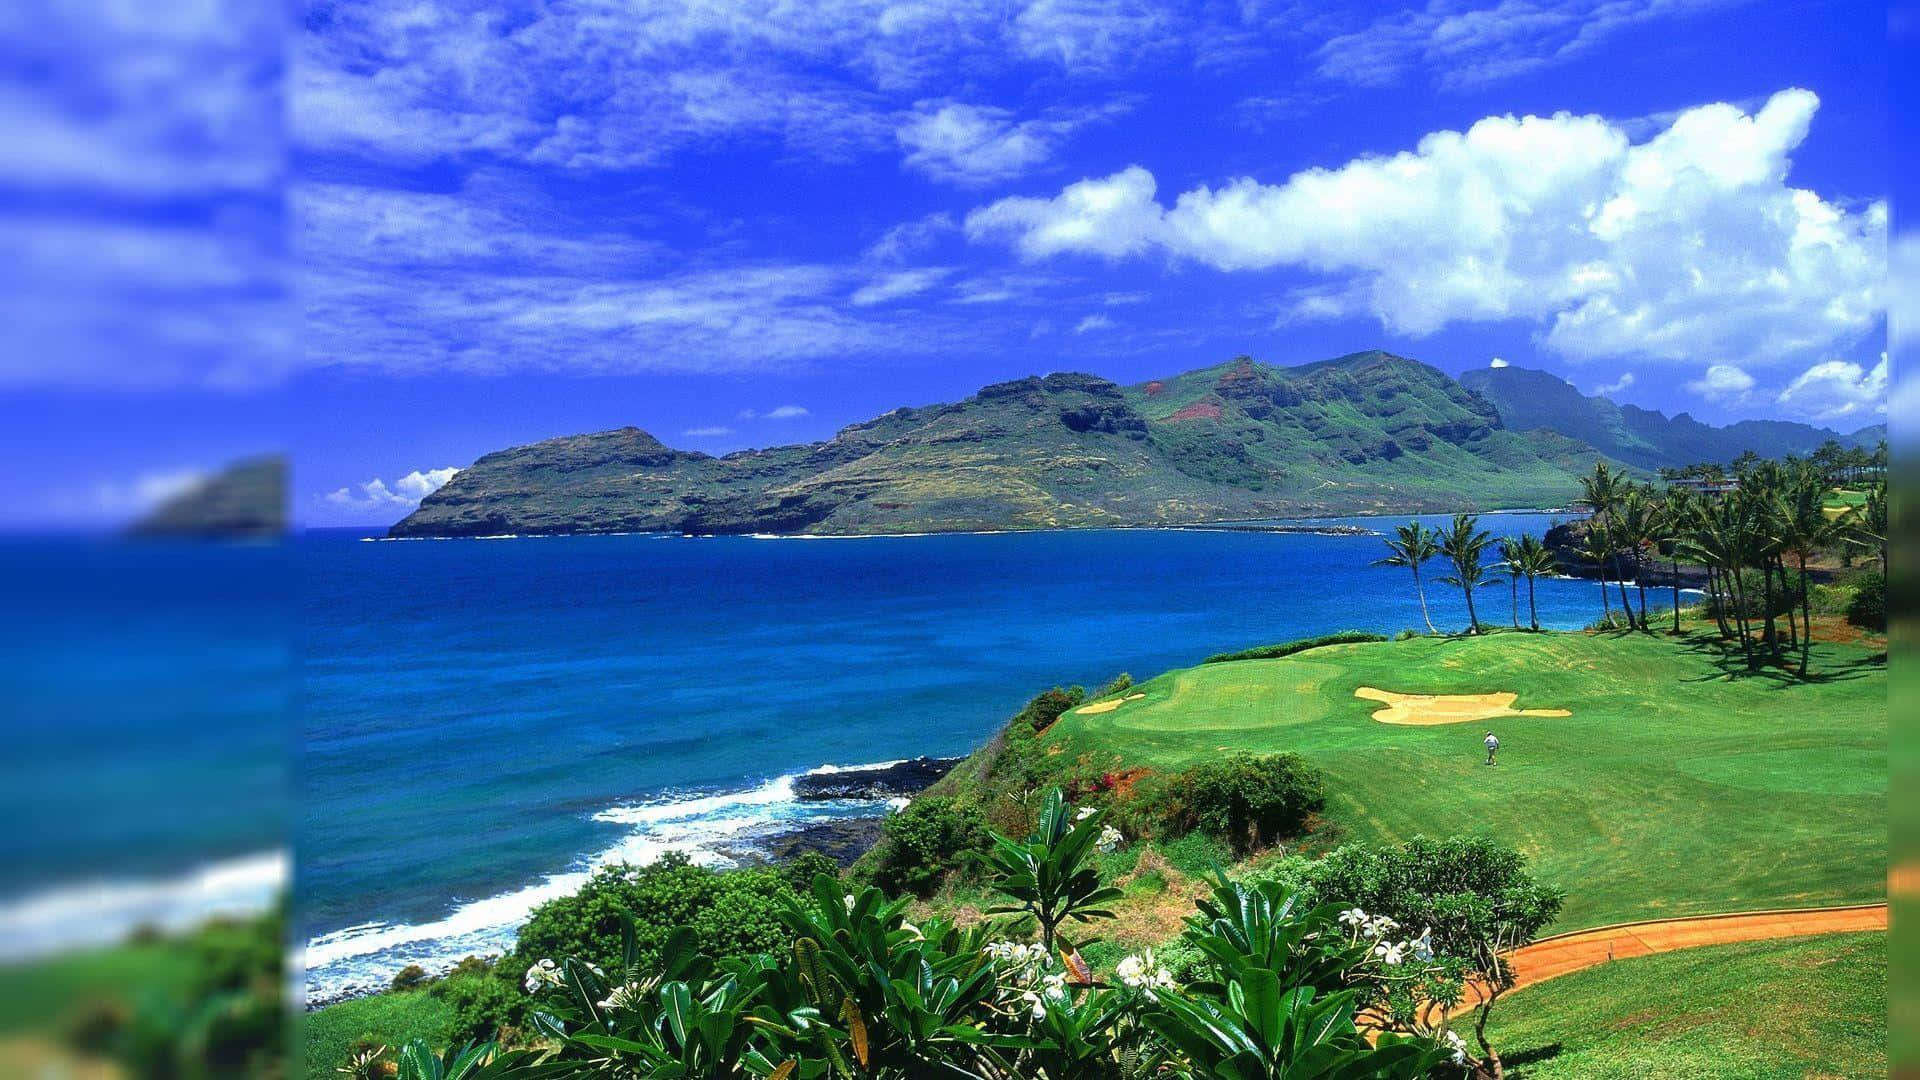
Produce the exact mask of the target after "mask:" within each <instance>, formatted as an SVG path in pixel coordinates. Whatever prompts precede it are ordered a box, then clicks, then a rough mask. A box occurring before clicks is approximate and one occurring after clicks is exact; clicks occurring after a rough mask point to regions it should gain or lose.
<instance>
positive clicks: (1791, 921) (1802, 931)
mask: <svg viewBox="0 0 1920 1080" xmlns="http://www.w3.org/2000/svg"><path fill="white" fill-rule="evenodd" d="M1886 928H1887V905H1886V904H1884V903H1880V904H1856V905H1852V906H1849V907H1827V908H1796V909H1793V910H1788V911H1744V912H1732V913H1728V914H1725V915H1694V916H1689V917H1685V918H1678V919H1656V920H1653V921H1650V922H1636V923H1622V924H1620V925H1617V926H1601V927H1596V928H1594V929H1592V930H1576V931H1574V932H1573V933H1570V934H1556V935H1554V936H1553V937H1546V938H1541V939H1540V940H1538V941H1536V942H1534V943H1533V944H1531V945H1527V946H1523V947H1522V948H1519V949H1516V950H1514V951H1513V952H1511V953H1509V954H1507V962H1508V964H1510V965H1511V966H1512V968H1513V975H1514V989H1515V990H1518V989H1521V988H1523V987H1527V986H1532V985H1534V984H1536V983H1543V982H1546V981H1547V980H1548V979H1555V978H1559V977H1560V976H1562V975H1567V974H1571V973H1572V972H1575V971H1584V970H1586V969H1587V968H1590V967H1598V966H1600V965H1601V964H1605V963H1610V962H1611V961H1614V960H1622V959H1625V958H1627V957H1630V956H1648V955H1651V954H1653V953H1663V952H1673V951H1675V950H1677V949H1692V948H1698V947H1699V946H1702V945H1731V944H1735V943H1737V942H1742V941H1769V940H1773V939H1776V938H1795V937H1810V936H1813V935H1815V934H1844V933H1853V932H1858V931H1866V930H1885V929H1886ZM1479 997H1480V995H1479V988H1478V987H1476V986H1473V985H1471V984H1470V985H1469V986H1468V987H1467V999H1466V1000H1465V1001H1462V1002H1461V1003H1460V1005H1459V1006H1458V1007H1457V1008H1456V1009H1455V1010H1453V1013H1454V1015H1456V1016H1457V1015H1459V1014H1460V1013H1463V1012H1466V1011H1468V1010H1470V1009H1472V1008H1473V1007H1474V1006H1475V1005H1477V1004H1478V1003H1479Z"/></svg>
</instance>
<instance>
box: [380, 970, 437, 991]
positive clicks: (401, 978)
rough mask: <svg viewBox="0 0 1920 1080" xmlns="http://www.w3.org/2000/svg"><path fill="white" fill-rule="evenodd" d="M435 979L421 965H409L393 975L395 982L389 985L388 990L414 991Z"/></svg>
mask: <svg viewBox="0 0 1920 1080" xmlns="http://www.w3.org/2000/svg"><path fill="white" fill-rule="evenodd" d="M432 978H433V977H432V976H431V975H428V974H427V969H426V968H423V967H421V966H420V965H419V964H408V965H407V966H406V967H403V968H401V969H400V970H399V971H396V972H394V973H393V981H392V982H389V983H388V984H387V989H388V990H413V989H416V988H418V987H419V986H421V985H423V984H425V983H427V982H429V981H430V980H431V979H432Z"/></svg>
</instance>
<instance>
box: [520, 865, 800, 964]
mask: <svg viewBox="0 0 1920 1080" xmlns="http://www.w3.org/2000/svg"><path fill="white" fill-rule="evenodd" d="M793 894H794V889H793V887H792V885H791V884H789V882H788V879H787V877H786V875H785V874H783V873H782V872H781V871H780V870H779V869H777V868H755V869H746V870H726V871H720V870H713V869H710V868H708V867H704V866H695V865H693V864H692V863H690V862H689V861H688V860H687V858H686V856H684V855H681V854H679V853H677V852H670V853H668V854H667V855H665V856H664V857H662V858H661V859H660V860H659V861H658V862H655V863H651V864H649V865H647V866H643V867H633V866H626V865H615V866H607V867H602V868H601V869H599V870H596V871H595V872H594V873H593V875H592V877H590V878H588V880H587V883H586V884H585V885H583V886H581V888H580V891H578V892H576V893H574V894H572V895H571V896H564V897H560V898H557V899H554V900H549V901H547V902H546V903H544V904H542V905H540V906H539V907H538V908H535V909H534V911H533V914H532V915H531V916H530V917H529V918H528V919H527V923H526V925H525V926H523V927H521V928H520V934H519V939H518V941H517V943H516V944H515V946H514V952H513V954H512V955H511V956H509V957H508V958H507V959H506V960H504V961H503V962H502V964H501V972H502V976H503V977H504V978H506V979H508V981H510V982H511V981H517V979H518V975H517V974H516V973H517V972H518V971H519V970H521V969H524V968H525V967H526V966H527V965H528V964H531V963H534V962H535V961H538V960H540V959H543V958H548V957H555V956H577V957H580V958H581V959H583V960H585V961H587V962H589V963H595V964H600V965H602V966H603V967H604V966H607V965H611V964H613V963H615V962H616V961H618V960H619V959H620V935H621V927H622V926H623V925H625V923H626V921H627V920H628V919H632V920H633V926H634V934H635V937H636V939H637V943H638V944H637V947H638V949H639V954H640V958H641V962H642V963H644V964H649V965H650V964H653V963H656V962H657V961H658V959H659V955H660V948H661V946H662V944H663V943H664V942H665V941H666V940H667V937H668V935H669V934H671V933H672V931H673V930H674V929H675V928H676V927H681V926H689V927H693V928H694V929H695V930H696V931H697V932H698V933H699V934H700V936H701V940H702V941H703V942H704V943H705V944H706V947H707V948H708V949H709V950H711V951H712V952H713V954H714V955H715V956H719V957H727V956H745V955H750V954H752V953H757V952H765V951H768V950H772V949H778V948H780V947H782V946H783V945H784V944H785V943H786V938H785V931H784V930H783V929H782V928H781V925H780V917H779V914H778V913H779V910H780V907H781V905H782V904H783V903H785V902H786V901H787V900H788V899H790V898H791V897H792V896H793Z"/></svg>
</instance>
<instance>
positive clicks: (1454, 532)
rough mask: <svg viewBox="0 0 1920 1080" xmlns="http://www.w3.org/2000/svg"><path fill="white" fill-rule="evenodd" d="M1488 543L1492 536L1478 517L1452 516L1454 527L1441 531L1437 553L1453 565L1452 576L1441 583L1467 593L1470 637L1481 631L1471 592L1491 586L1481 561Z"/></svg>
mask: <svg viewBox="0 0 1920 1080" xmlns="http://www.w3.org/2000/svg"><path fill="white" fill-rule="evenodd" d="M1491 543H1493V537H1492V536H1491V535H1490V534H1488V533H1487V532H1486V531H1484V530H1482V529H1481V528H1480V518H1479V517H1478V516H1477V515H1475V514H1455V515H1453V526H1452V527H1451V528H1446V529H1442V530H1440V554H1441V555H1443V556H1445V557H1446V560H1447V561H1448V562H1450V563H1452V564H1453V573H1451V574H1449V575H1447V576H1446V577H1444V578H1441V579H1440V580H1441V581H1444V582H1446V583H1447V584H1448V585H1452V586H1453V587H1454V588H1456V589H1459V590H1460V591H1461V592H1463V593H1465V594H1466V597H1467V633H1469V634H1477V633H1479V632H1480V613H1479V612H1478V611H1477V610H1476V609H1475V608H1474V606H1473V590H1475V589H1477V588H1479V587H1480V586H1482V585H1488V584H1491V582H1490V581H1488V579H1487V568H1486V567H1485V566H1483V565H1481V562H1480V560H1481V558H1482V557H1484V556H1485V555H1486V551H1487V545H1489V544H1491Z"/></svg>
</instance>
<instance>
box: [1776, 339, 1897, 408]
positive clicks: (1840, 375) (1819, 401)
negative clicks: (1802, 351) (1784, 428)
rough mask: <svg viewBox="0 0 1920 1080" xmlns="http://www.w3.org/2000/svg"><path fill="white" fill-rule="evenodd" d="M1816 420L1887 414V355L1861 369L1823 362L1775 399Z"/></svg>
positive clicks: (1849, 363) (1839, 362) (1849, 364)
mask: <svg viewBox="0 0 1920 1080" xmlns="http://www.w3.org/2000/svg"><path fill="white" fill-rule="evenodd" d="M1775 400H1776V401H1777V402H1778V403H1779V404H1780V405H1782V406H1785V407H1786V408H1788V409H1791V410H1793V411H1794V412H1797V413H1801V414H1803V415H1805V416H1810V417H1812V418H1813V419H1815V420H1838V419H1840V418H1841V417H1847V416H1855V417H1866V416H1871V415H1875V414H1878V413H1883V412H1885V411H1886V410H1887V354H1886V353H1881V354H1880V362H1879V363H1877V364H1875V365H1874V366H1873V367H1872V368H1864V367H1862V366H1860V365H1859V364H1856V363H1853V362H1852V361H1850V360H1822V361H1821V362H1819V363H1817V364H1815V365H1813V366H1812V367H1810V368H1808V369H1807V370H1805V371H1803V372H1801V373H1800V374H1799V375H1797V376H1795V377H1794V380H1793V381H1792V382H1790V383H1788V384H1787V388H1786V389H1785V390H1782V391H1781V392H1780V396H1779V397H1778V398H1776V399H1775Z"/></svg>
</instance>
